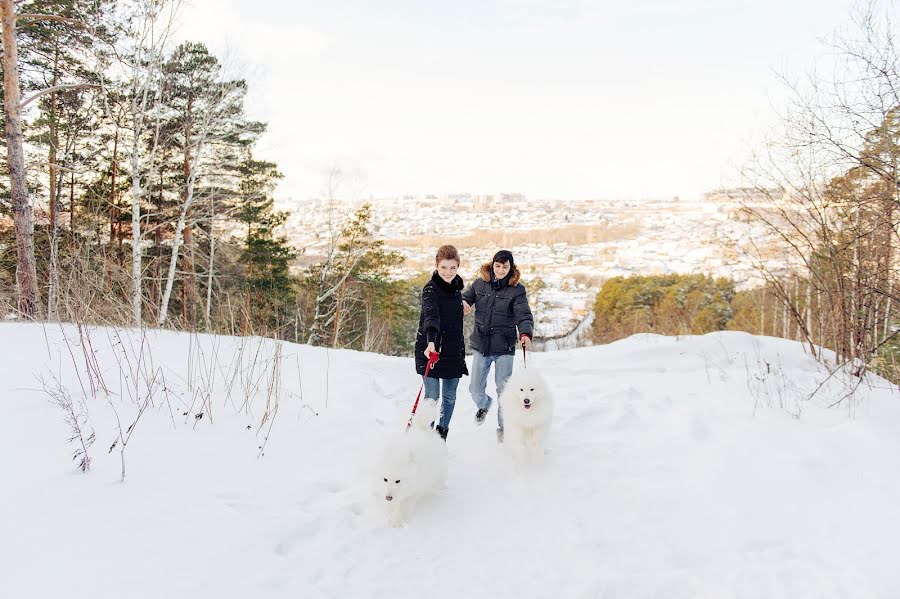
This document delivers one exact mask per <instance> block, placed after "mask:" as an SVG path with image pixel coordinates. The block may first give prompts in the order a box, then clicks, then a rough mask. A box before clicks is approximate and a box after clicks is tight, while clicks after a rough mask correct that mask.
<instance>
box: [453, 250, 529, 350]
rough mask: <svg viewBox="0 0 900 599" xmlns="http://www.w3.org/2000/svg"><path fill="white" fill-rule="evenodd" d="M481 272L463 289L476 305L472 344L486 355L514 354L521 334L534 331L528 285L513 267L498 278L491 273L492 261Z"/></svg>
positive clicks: (472, 346)
mask: <svg viewBox="0 0 900 599" xmlns="http://www.w3.org/2000/svg"><path fill="white" fill-rule="evenodd" d="M480 274H481V276H480V277H479V278H477V279H475V280H474V281H472V283H471V284H470V285H469V286H468V287H467V288H466V290H465V291H463V292H462V298H463V299H464V300H466V302H467V303H468V304H470V305H473V306H475V330H474V331H473V332H472V336H471V338H470V339H469V342H470V344H469V345H470V347H471V348H472V349H473V350H475V351H477V352H478V353H480V354H481V355H483V356H498V355H503V354H514V353H516V346H517V345H518V344H519V343H518V338H519V335H528V336H529V337H532V336H533V334H534V318H533V317H532V316H531V308H530V307H529V306H528V296H527V295H526V294H525V286H524V285H523V284H522V283H520V282H519V269H518V268H516V267H515V266H513V270H512V272H510V273H509V274H508V275H507V276H506V277H504V278H503V279H501V280H499V281H497V280H495V279H494V278H493V277H492V276H491V275H492V274H493V264H491V263H490V262H489V263H487V264H485V265H483V266H482V267H481V273H480ZM517 328H518V333H516V329H517Z"/></svg>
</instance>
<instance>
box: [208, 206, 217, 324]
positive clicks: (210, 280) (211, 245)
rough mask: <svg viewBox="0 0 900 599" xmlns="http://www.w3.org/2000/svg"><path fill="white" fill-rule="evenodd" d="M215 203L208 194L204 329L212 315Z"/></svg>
mask: <svg viewBox="0 0 900 599" xmlns="http://www.w3.org/2000/svg"><path fill="white" fill-rule="evenodd" d="M214 210H215V203H214V201H213V195H212V194H210V195H209V265H208V266H207V269H206V331H207V332H209V330H210V326H209V323H210V318H211V317H212V287H213V277H214V274H213V273H214V272H215V271H214V266H215V256H216V237H215V230H214V226H215V222H216V218H215V212H214Z"/></svg>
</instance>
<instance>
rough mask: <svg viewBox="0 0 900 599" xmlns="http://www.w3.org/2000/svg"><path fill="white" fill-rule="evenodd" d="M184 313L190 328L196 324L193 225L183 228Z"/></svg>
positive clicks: (192, 328) (193, 327)
mask: <svg viewBox="0 0 900 599" xmlns="http://www.w3.org/2000/svg"><path fill="white" fill-rule="evenodd" d="M184 272H185V281H184V300H185V303H184V315H185V319H186V320H187V323H188V325H190V327H191V330H194V329H195V327H196V326H197V273H196V269H195V268H194V227H193V226H192V225H187V226H186V227H185V228H184Z"/></svg>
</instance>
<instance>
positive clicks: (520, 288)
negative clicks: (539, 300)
mask: <svg viewBox="0 0 900 599" xmlns="http://www.w3.org/2000/svg"><path fill="white" fill-rule="evenodd" d="M480 274H481V277H480V278H477V279H475V280H474V281H472V283H471V284H470V285H469V286H468V287H467V288H466V290H465V291H463V292H462V298H463V308H464V310H465V313H466V314H469V313H470V312H471V311H472V310H473V309H474V311H475V330H474V331H473V332H472V336H471V337H470V339H469V342H470V346H471V348H472V381H471V382H470V383H469V391H470V392H471V394H472V400H473V401H474V402H475V405H476V406H477V407H478V411H477V412H475V421H476V422H477V423H478V424H481V423H482V422H484V418H485V416H487V413H488V411H489V410H490V407H491V403H493V401H494V400H493V398H491V397H490V396H489V395H488V394H487V392H486V388H487V378H488V371H489V370H490V368H491V364H493V365H494V381H495V382H496V384H497V394H498V395H499V394H501V393H503V387H504V386H505V385H506V381H507V379H509V376H510V375H511V374H512V370H513V359H514V357H515V354H516V345H518V343H521V344H522V345H523V347H524V348H525V349H526V350H527V349H529V348H530V347H531V337H532V334H533V333H534V320H533V318H532V316H531V308H530V307H529V306H528V296H527V295H526V293H525V286H524V285H522V283H521V282H519V269H518V268H516V263H515V261H514V260H513V255H512V252H510V251H508V250H500V251H499V252H497V253H496V254H494V258H493V260H491V261H490V262H488V263H487V264H484V265H483V266H482V267H481V273H480ZM516 329H518V333H517V332H516ZM497 440H498V441H500V442H503V414H502V413H501V412H500V409H499V407H498V409H497Z"/></svg>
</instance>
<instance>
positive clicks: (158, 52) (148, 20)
mask: <svg viewBox="0 0 900 599" xmlns="http://www.w3.org/2000/svg"><path fill="white" fill-rule="evenodd" d="M180 7H181V2H180V0H137V1H136V2H135V3H134V6H133V8H134V11H135V14H134V15H133V18H132V19H131V25H130V28H129V30H128V32H127V35H126V40H127V43H128V47H127V48H126V49H125V51H124V52H123V53H122V56H123V58H122V63H123V65H122V66H123V67H124V70H125V72H126V76H127V78H128V79H127V97H128V105H127V107H128V113H129V127H130V130H131V131H130V133H131V140H130V144H131V147H130V148H129V163H130V167H131V280H132V288H131V309H132V318H133V322H134V326H136V327H139V326H141V325H142V323H143V318H142V314H141V312H142V306H143V289H142V288H143V285H142V281H143V271H142V249H141V240H142V236H141V200H142V198H143V196H144V194H145V193H146V191H147V187H148V185H149V181H152V180H153V178H154V176H155V167H156V164H157V150H158V148H159V132H160V119H161V110H160V106H159V104H160V98H161V94H162V64H163V60H164V57H165V52H166V49H167V47H168V44H169V41H170V39H171V35H172V32H173V30H174V26H175V19H176V17H177V15H178V11H179V9H180ZM148 138H149V139H148ZM148 148H149V150H148Z"/></svg>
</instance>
